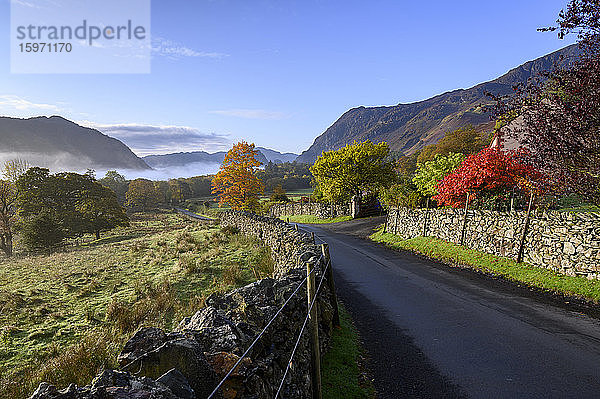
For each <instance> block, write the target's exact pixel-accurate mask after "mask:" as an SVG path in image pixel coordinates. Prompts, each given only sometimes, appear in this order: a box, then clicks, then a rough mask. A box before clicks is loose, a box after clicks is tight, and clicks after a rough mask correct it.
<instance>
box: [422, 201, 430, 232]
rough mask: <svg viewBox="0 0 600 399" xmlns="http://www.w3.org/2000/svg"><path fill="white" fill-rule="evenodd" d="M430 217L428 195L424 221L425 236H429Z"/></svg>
mask: <svg viewBox="0 0 600 399" xmlns="http://www.w3.org/2000/svg"><path fill="white" fill-rule="evenodd" d="M428 217H429V197H427V205H426V207H425V220H424V221H423V237H427V219H428Z"/></svg>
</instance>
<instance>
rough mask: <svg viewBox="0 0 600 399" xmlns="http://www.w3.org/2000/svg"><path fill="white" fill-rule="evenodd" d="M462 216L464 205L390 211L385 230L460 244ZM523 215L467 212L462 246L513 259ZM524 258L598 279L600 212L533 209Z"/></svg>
mask: <svg viewBox="0 0 600 399" xmlns="http://www.w3.org/2000/svg"><path fill="white" fill-rule="evenodd" d="M464 217H465V211H464V209H430V210H427V209H408V208H398V209H391V210H390V212H389V214H388V218H387V231H388V232H391V233H394V234H397V235H399V236H401V237H403V238H405V239H409V238H414V237H418V236H431V237H437V238H441V239H443V240H446V241H451V242H455V243H458V242H459V241H460V236H461V231H462V226H463V222H464ZM525 217H526V214H525V212H492V211H478V210H470V211H469V212H468V217H467V229H466V234H465V242H464V245H465V246H467V247H469V248H472V249H476V250H479V251H483V252H487V253H490V254H494V255H498V256H504V257H511V258H516V257H517V254H518V251H519V242H520V238H521V235H522V233H523V228H524V226H525ZM524 260H525V262H527V263H530V264H532V265H535V266H539V267H544V268H548V269H552V270H555V271H557V272H560V273H564V274H566V275H571V276H574V275H583V276H586V277H588V278H600V214H598V213H593V212H586V213H574V212H557V211H550V212H534V213H533V214H532V218H531V222H530V227H529V231H528V234H527V236H526V241H525V252H524Z"/></svg>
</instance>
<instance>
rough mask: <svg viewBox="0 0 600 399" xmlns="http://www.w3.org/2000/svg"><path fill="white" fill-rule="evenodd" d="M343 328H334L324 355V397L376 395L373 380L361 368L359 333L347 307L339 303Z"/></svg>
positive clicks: (365, 396)
mask: <svg viewBox="0 0 600 399" xmlns="http://www.w3.org/2000/svg"><path fill="white" fill-rule="evenodd" d="M340 324H341V328H339V329H336V330H334V331H333V335H332V337H331V349H330V350H329V352H327V353H326V354H325V355H324V356H323V363H322V367H321V373H322V384H323V385H322V386H323V388H322V389H323V398H325V399H345V398H373V397H375V390H374V388H373V385H372V384H371V381H370V380H369V379H368V378H364V376H363V375H362V374H361V370H360V368H359V358H360V352H361V348H360V343H359V340H358V333H357V332H356V329H355V328H354V326H353V325H352V320H351V319H350V315H349V314H348V312H347V311H346V309H345V308H344V307H343V306H342V305H340Z"/></svg>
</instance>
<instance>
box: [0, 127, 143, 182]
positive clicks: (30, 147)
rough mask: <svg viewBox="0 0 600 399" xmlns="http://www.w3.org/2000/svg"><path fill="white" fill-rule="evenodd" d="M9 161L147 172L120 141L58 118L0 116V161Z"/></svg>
mask: <svg viewBox="0 0 600 399" xmlns="http://www.w3.org/2000/svg"><path fill="white" fill-rule="evenodd" d="M12 158H22V159H25V160H27V161H28V162H29V163H30V164H31V165H35V166H43V167H48V168H50V169H53V170H85V169H87V168H91V169H128V170H144V169H150V167H149V166H148V165H147V164H146V163H145V162H144V161H143V160H142V159H140V158H139V157H137V156H136V155H135V154H134V153H133V152H132V151H131V150H130V149H129V147H127V146H126V145H125V144H123V143H122V142H121V141H119V140H117V139H115V138H112V137H109V136H106V135H104V134H102V133H100V132H99V131H98V130H95V129H90V128H86V127H82V126H79V125H78V124H76V123H74V122H71V121H68V120H66V119H64V118H62V117H59V116H52V117H49V118H48V117H45V116H41V117H36V118H29V119H18V118H8V117H0V161H5V160H7V159H12Z"/></svg>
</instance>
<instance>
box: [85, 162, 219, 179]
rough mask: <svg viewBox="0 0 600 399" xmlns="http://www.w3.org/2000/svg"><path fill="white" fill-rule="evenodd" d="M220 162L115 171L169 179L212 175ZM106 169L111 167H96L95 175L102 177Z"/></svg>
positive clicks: (127, 175)
mask: <svg viewBox="0 0 600 399" xmlns="http://www.w3.org/2000/svg"><path fill="white" fill-rule="evenodd" d="M220 166H221V164H218V163H191V164H188V165H183V166H176V167H169V168H165V169H159V168H156V169H153V170H126V169H125V170H121V169H118V168H117V169H116V170H117V172H119V173H120V174H122V175H123V176H125V178H127V179H128V180H133V179H138V178H144V179H149V180H169V179H175V178H178V177H193V176H204V175H212V174H215V173H217V172H218V171H219V167H220ZM107 170H115V169H114V168H113V169H106V168H103V169H98V170H96V177H97V178H99V179H100V178H102V177H103V176H104V174H105V173H106V171H107Z"/></svg>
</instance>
